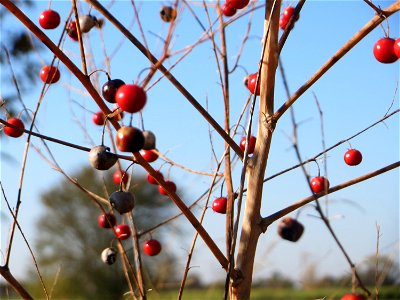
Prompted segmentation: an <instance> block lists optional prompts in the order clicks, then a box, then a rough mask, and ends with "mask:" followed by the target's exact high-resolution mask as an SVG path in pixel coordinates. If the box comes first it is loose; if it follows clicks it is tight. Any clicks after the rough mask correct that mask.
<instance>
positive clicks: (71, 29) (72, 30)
mask: <svg viewBox="0 0 400 300" xmlns="http://www.w3.org/2000/svg"><path fill="white" fill-rule="evenodd" d="M67 34H68V36H69V37H70V38H71V39H72V40H74V41H76V42H77V41H78V39H79V38H78V28H77V27H76V22H75V21H71V22H69V24H68V26H67Z"/></svg>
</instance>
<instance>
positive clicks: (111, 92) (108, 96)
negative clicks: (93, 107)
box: [101, 79, 125, 103]
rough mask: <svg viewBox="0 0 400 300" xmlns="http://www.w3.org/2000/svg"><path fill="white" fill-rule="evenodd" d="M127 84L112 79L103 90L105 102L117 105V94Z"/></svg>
mask: <svg viewBox="0 0 400 300" xmlns="http://www.w3.org/2000/svg"><path fill="white" fill-rule="evenodd" d="M124 84H125V82H123V81H122V80H121V79H110V80H108V81H107V82H106V83H104V84H103V87H102V88H101V93H102V95H103V98H104V100H106V101H108V102H110V103H115V94H116V93H117V90H118V88H119V87H121V86H123V85H124Z"/></svg>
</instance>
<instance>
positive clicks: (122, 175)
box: [113, 170, 129, 185]
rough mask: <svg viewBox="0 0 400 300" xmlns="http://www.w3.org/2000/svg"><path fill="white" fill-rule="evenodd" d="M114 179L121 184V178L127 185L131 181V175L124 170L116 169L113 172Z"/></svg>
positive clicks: (117, 183)
mask: <svg viewBox="0 0 400 300" xmlns="http://www.w3.org/2000/svg"><path fill="white" fill-rule="evenodd" d="M113 180H114V183H115V184H116V185H120V184H121V180H122V181H123V185H127V184H128V181H129V175H128V174H126V173H125V172H124V171H122V172H121V171H120V170H116V171H115V172H114V174H113Z"/></svg>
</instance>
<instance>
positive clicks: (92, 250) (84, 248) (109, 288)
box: [31, 168, 174, 299]
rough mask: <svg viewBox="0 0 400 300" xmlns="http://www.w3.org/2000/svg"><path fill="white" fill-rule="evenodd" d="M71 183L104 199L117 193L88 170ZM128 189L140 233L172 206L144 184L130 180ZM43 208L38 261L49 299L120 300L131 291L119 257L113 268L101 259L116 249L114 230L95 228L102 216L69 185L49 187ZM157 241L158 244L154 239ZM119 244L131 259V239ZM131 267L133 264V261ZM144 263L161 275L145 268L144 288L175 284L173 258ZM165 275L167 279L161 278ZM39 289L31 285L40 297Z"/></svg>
mask: <svg viewBox="0 0 400 300" xmlns="http://www.w3.org/2000/svg"><path fill="white" fill-rule="evenodd" d="M99 174H100V175H102V174H104V184H103V179H102V178H100V176H97V175H99ZM75 178H76V179H77V181H78V182H79V184H81V185H82V186H84V187H85V188H87V189H89V190H90V191H92V192H94V193H97V194H99V195H103V196H104V197H105V198H107V195H105V194H107V193H108V194H110V193H112V192H113V191H115V190H117V189H118V187H117V186H116V185H115V184H114V183H113V182H112V180H111V178H112V173H111V172H106V173H101V172H99V171H96V170H93V169H91V168H86V169H83V170H82V171H81V172H80V173H79V174H77V176H75ZM131 186H132V188H131V191H133V192H134V194H135V197H136V199H137V201H136V206H135V208H134V220H135V224H136V225H137V226H138V227H139V228H148V227H149V226H153V225H155V224H156V223H157V222H159V221H161V220H162V219H161V218H162V217H163V215H165V213H166V211H168V203H170V201H165V199H163V198H161V197H160V196H159V195H158V192H157V189H156V188H155V187H154V186H151V185H149V184H147V183H146V182H145V180H144V179H143V178H133V179H132V182H131ZM42 203H43V206H44V212H43V215H42V216H41V218H40V220H39V222H38V224H37V230H38V233H39V234H38V236H37V239H36V241H35V243H36V255H37V259H38V262H39V266H40V269H41V271H42V272H43V273H44V277H45V278H46V285H47V286H48V287H52V289H53V293H52V296H53V297H54V298H56V299H59V298H68V299H78V298H81V299H122V297H123V294H124V293H126V292H128V290H129V288H128V285H127V284H126V281H125V277H124V273H123V271H122V266H121V264H120V260H121V259H120V257H118V259H117V262H116V263H115V264H114V265H111V266H108V265H106V264H104V263H103V262H102V261H101V259H100V254H101V252H102V250H103V249H104V248H106V247H109V246H111V245H112V244H113V245H114V246H115V247H116V242H115V238H114V234H113V231H112V229H103V228H100V227H99V226H98V224H97V217H98V215H99V214H100V213H101V210H100V209H99V207H98V206H97V205H96V204H95V203H94V202H93V201H91V200H90V199H89V197H88V196H87V195H86V194H85V193H84V192H82V191H81V190H80V189H78V188H77V187H75V186H74V185H72V184H71V183H70V182H63V183H61V184H60V185H58V186H54V187H52V188H51V189H50V190H49V191H47V192H46V193H45V194H43V196H42ZM155 216H157V217H155ZM116 217H117V223H122V222H127V220H125V219H124V218H123V216H119V214H118V213H117V214H116ZM157 239H160V240H162V236H161V235H159V234H158V233H157ZM123 244H124V248H125V250H126V251H127V252H128V255H130V256H132V242H131V239H128V240H126V241H125V242H123ZM130 261H131V262H132V264H133V259H131V260H130ZM145 263H146V264H149V265H151V264H153V263H157V268H158V270H160V272H157V273H154V269H155V267H154V266H153V267H151V266H150V267H148V268H146V270H147V271H146V274H147V275H146V276H147V279H148V286H150V282H153V283H154V282H156V283H158V284H163V283H164V282H165V281H168V280H172V279H173V278H174V276H171V274H174V258H173V257H172V256H171V255H170V254H168V253H166V251H163V252H162V255H159V257H157V258H155V259H151V260H150V259H145ZM163 269H164V270H165V271H166V270H168V273H166V272H161V270H163ZM32 272H33V271H32ZM57 274H58V279H57V280H56V279H55V278H56V277H57ZM165 274H168V276H166V275H165ZM31 277H32V278H36V276H31ZM37 289H39V286H38V284H37V283H35V288H34V289H33V290H34V294H36V295H39V294H38V293H41V294H40V295H41V296H42V295H43V292H41V291H39V290H37Z"/></svg>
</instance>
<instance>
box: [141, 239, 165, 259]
mask: <svg viewBox="0 0 400 300" xmlns="http://www.w3.org/2000/svg"><path fill="white" fill-rule="evenodd" d="M143 251H144V253H146V254H147V255H148V256H155V255H158V254H159V253H160V252H161V244H160V242H159V241H157V240H155V239H151V240H148V241H146V242H144V244H143Z"/></svg>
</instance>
